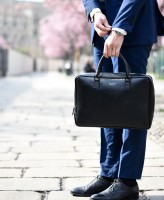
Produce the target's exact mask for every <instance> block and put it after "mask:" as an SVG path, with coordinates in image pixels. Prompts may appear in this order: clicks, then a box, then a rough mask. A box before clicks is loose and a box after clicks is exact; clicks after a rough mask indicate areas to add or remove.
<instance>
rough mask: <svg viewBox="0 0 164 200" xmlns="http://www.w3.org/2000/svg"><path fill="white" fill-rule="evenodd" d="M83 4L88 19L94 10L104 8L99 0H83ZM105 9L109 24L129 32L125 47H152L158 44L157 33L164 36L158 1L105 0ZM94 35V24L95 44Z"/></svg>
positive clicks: (163, 25)
mask: <svg viewBox="0 0 164 200" xmlns="http://www.w3.org/2000/svg"><path fill="white" fill-rule="evenodd" d="M83 4H84V7H85V11H86V14H87V16H88V18H90V12H91V11H92V10H93V9H94V8H100V9H102V8H103V7H102V4H101V3H100V2H99V1H98V0H83ZM105 9H106V17H107V20H108V22H109V24H110V25H112V27H113V28H114V27H116V28H122V29H124V30H126V31H127V33H128V34H127V36H125V40H124V45H150V44H153V43H156V42H157V31H158V33H159V32H160V35H164V18H163V16H162V15H160V13H159V9H158V6H157V2H156V0H105ZM158 20H160V23H157V21H158ZM157 26H158V27H157ZM94 35H95V31H94V27H93V24H92V31H91V37H92V42H93V43H94Z"/></svg>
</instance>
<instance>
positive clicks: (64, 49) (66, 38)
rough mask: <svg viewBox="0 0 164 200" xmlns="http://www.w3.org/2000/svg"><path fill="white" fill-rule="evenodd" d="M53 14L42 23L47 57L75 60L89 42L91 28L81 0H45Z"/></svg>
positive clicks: (41, 27)
mask: <svg viewBox="0 0 164 200" xmlns="http://www.w3.org/2000/svg"><path fill="white" fill-rule="evenodd" d="M45 3H46V4H47V5H48V6H49V7H51V8H52V11H53V12H52V14H51V15H49V16H47V17H45V18H44V19H43V20H42V21H41V23H40V43H41V45H42V46H43V47H44V52H45V55H46V56H47V57H61V58H66V59H70V60H71V61H72V60H73V57H74V54H75V52H76V51H77V50H78V51H79V50H81V49H82V48H84V47H86V46H87V45H88V44H89V40H90V39H89V38H90V28H89V23H88V22H87V19H86V16H85V13H84V8H83V6H82V3H81V0H69V1H68V0H63V1H59V0H45Z"/></svg>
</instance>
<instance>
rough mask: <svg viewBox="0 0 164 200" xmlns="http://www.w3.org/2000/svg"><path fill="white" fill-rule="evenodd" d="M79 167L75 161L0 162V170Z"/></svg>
mask: <svg viewBox="0 0 164 200" xmlns="http://www.w3.org/2000/svg"><path fill="white" fill-rule="evenodd" d="M39 167H80V164H79V162H78V161H75V160H46V161H45V160H28V161H27V160H16V161H0V168H39Z"/></svg>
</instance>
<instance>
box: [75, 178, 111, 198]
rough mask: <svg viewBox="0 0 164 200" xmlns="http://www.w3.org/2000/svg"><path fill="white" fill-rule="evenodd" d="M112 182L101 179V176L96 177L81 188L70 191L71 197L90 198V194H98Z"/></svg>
mask: <svg viewBox="0 0 164 200" xmlns="http://www.w3.org/2000/svg"><path fill="white" fill-rule="evenodd" d="M112 183H113V182H109V181H107V180H105V179H104V178H102V177H101V176H97V177H96V178H95V179H94V180H93V181H92V182H90V183H89V184H88V185H86V186H83V187H76V188H74V189H73V190H71V194H72V195H73V196H79V197H90V196H91V195H92V194H97V193H99V192H102V191H104V190H105V189H107V188H108V187H109V186H110V185H111V184H112Z"/></svg>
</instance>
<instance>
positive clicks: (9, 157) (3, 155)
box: [0, 153, 17, 160]
mask: <svg viewBox="0 0 164 200" xmlns="http://www.w3.org/2000/svg"><path fill="white" fill-rule="evenodd" d="M16 157H17V154H14V153H8V154H7V153H0V160H15V159H16Z"/></svg>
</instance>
